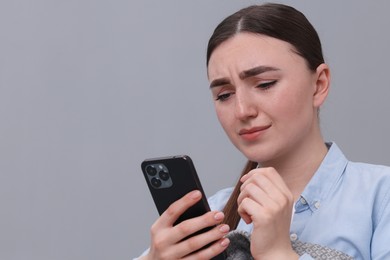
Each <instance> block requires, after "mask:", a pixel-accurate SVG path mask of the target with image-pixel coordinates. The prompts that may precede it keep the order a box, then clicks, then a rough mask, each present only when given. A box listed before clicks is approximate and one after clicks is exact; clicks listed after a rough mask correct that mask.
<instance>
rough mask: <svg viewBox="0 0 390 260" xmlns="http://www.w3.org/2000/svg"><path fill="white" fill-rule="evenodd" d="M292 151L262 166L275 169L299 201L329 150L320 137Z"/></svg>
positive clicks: (295, 147)
mask: <svg viewBox="0 0 390 260" xmlns="http://www.w3.org/2000/svg"><path fill="white" fill-rule="evenodd" d="M291 150H292V152H290V153H289V154H285V155H283V156H281V157H280V158H277V159H276V160H273V161H272V162H267V163H265V164H264V163H263V164H262V165H263V166H265V167H268V166H272V167H274V168H275V170H276V171H278V173H279V174H280V176H282V178H283V180H284V181H285V183H286V185H287V186H288V188H289V189H290V191H291V192H292V194H293V195H294V200H297V199H298V198H299V197H300V195H301V193H302V192H303V190H304V188H305V186H306V185H307V183H308V182H309V181H310V179H311V178H312V177H313V175H314V173H315V172H316V171H317V169H318V168H319V166H320V165H321V162H322V161H323V159H324V157H325V156H326V154H327V152H328V149H327V147H326V145H325V143H324V140H323V139H322V137H321V136H320V135H319V136H317V137H315V138H313V140H311V141H310V140H309V141H308V140H306V141H305V142H302V143H301V144H298V145H295V146H294V149H291Z"/></svg>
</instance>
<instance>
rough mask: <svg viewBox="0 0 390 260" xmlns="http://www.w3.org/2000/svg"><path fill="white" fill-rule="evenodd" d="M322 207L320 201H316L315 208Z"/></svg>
mask: <svg viewBox="0 0 390 260" xmlns="http://www.w3.org/2000/svg"><path fill="white" fill-rule="evenodd" d="M320 206H321V203H320V202H319V201H316V203H314V207H316V209H319V208H320Z"/></svg>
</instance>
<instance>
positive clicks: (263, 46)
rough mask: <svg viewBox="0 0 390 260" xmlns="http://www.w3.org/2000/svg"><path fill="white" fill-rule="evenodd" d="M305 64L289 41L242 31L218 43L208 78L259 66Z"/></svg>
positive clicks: (211, 60)
mask: <svg viewBox="0 0 390 260" xmlns="http://www.w3.org/2000/svg"><path fill="white" fill-rule="evenodd" d="M297 63H299V64H303V65H304V64H305V62H304V59H303V58H302V57H301V56H299V55H298V54H297V53H296V51H295V48H294V47H293V46H292V45H291V44H290V43H288V42H285V41H282V40H279V39H276V38H272V37H269V36H266V35H260V34H253V33H239V34H237V35H235V36H234V37H232V38H230V39H228V40H226V41H225V42H223V43H222V44H221V45H219V46H218V47H217V48H216V49H215V50H214V52H213V53H212V54H211V57H210V61H209V66H208V75H209V79H213V78H216V77H220V76H226V73H228V72H231V71H232V70H236V71H237V72H238V73H239V72H240V71H244V70H248V69H250V68H253V67H257V66H272V67H280V68H281V69H282V68H283V67H284V66H296V65H298V64H297Z"/></svg>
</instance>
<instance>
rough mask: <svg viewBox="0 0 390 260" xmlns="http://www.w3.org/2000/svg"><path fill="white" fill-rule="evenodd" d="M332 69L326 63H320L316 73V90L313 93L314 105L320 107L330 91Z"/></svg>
mask: <svg viewBox="0 0 390 260" xmlns="http://www.w3.org/2000/svg"><path fill="white" fill-rule="evenodd" d="M329 87H330V70H329V67H328V65H326V64H325V63H322V64H320V65H319V66H318V67H317V69H316V73H315V90H314V95H313V106H314V107H316V108H319V107H320V106H321V105H322V104H323V103H324V102H325V99H326V97H327V96H328V93H329Z"/></svg>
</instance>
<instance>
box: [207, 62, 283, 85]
mask: <svg viewBox="0 0 390 260" xmlns="http://www.w3.org/2000/svg"><path fill="white" fill-rule="evenodd" d="M278 70H279V69H278V68H275V67H270V66H257V67H254V68H251V69H248V70H244V71H242V72H240V74H239V75H238V76H239V77H240V79H246V78H250V77H253V76H256V75H259V74H262V73H264V72H268V71H278ZM227 84H230V80H229V79H228V78H220V79H215V80H213V81H212V82H211V83H210V88H215V87H218V86H223V85H227Z"/></svg>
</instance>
